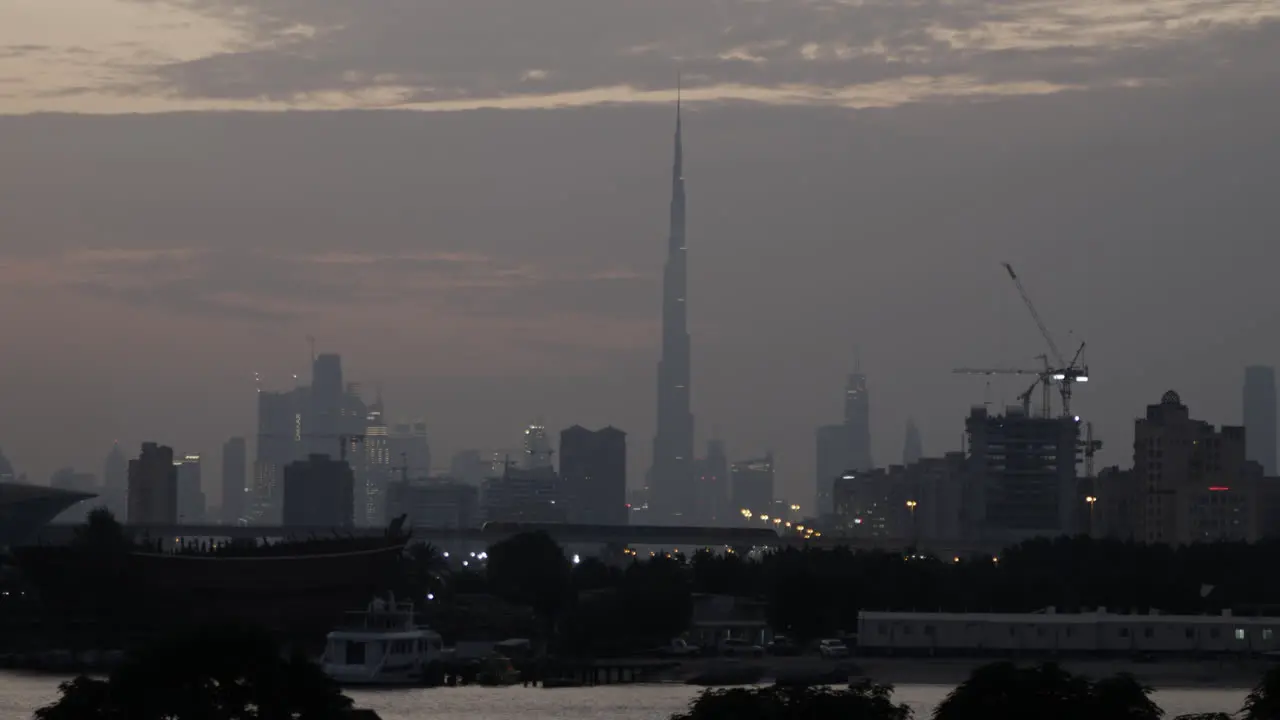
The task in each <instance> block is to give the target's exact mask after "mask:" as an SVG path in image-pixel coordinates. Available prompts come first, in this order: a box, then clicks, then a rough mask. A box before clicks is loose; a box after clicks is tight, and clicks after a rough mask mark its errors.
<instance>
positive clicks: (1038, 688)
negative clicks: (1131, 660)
mask: <svg viewBox="0 0 1280 720" xmlns="http://www.w3.org/2000/svg"><path fill="white" fill-rule="evenodd" d="M1150 694H1151V688H1149V687H1145V686H1143V685H1142V684H1140V683H1139V682H1138V681H1137V680H1136V679H1135V678H1134V677H1133V676H1132V675H1125V674H1122V675H1116V676H1114V677H1111V678H1107V679H1104V680H1101V681H1099V682H1097V683H1093V682H1090V681H1089V680H1088V679H1087V678H1084V677H1081V676H1078V675H1072V674H1071V673H1069V672H1067V671H1066V670H1063V669H1062V668H1061V667H1059V666H1058V665H1057V664H1055V663H1046V664H1044V665H1038V666H1035V667H1018V666H1016V665H1014V664H1013V663H1011V662H999V663H993V664H990V665H984V666H982V667H980V668H978V669H977V670H974V671H973V674H972V675H970V677H969V679H968V680H966V681H965V682H963V683H961V684H960V686H959V687H957V688H956V689H955V690H953V691H952V692H951V694H950V695H948V696H947V697H946V699H945V700H943V701H942V703H941V704H940V705H938V707H937V708H936V709H935V710H934V711H933V717H934V720H979V719H980V720H1025V719H1026V718H1036V719H1037V720H1081V719H1082V718H1089V719H1090V720H1160V718H1161V717H1162V716H1163V715H1164V711H1163V710H1161V709H1160V708H1159V707H1158V706H1157V705H1156V704H1155V703H1154V702H1152V701H1151V698H1150Z"/></svg>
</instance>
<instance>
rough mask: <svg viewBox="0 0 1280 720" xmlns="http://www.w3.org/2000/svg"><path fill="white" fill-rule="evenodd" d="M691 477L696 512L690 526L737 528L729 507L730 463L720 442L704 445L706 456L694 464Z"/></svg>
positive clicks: (732, 511)
mask: <svg viewBox="0 0 1280 720" xmlns="http://www.w3.org/2000/svg"><path fill="white" fill-rule="evenodd" d="M694 477H695V480H696V486H695V488H694V492H695V497H694V508H695V511H694V513H693V515H692V517H690V519H689V521H690V524H696V525H707V526H721V527H723V526H725V525H736V524H738V520H737V518H739V517H740V515H739V514H738V512H737V511H736V510H733V509H731V508H730V507H729V460H728V457H727V456H726V454H725V450H724V441H723V440H709V441H707V456H706V457H705V458H703V459H702V460H699V461H698V462H697V464H696V472H695V473H694Z"/></svg>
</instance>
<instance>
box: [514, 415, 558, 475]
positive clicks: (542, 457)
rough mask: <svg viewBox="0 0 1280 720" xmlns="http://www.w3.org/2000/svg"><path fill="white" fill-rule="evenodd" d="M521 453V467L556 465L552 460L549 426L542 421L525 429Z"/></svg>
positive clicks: (532, 468)
mask: <svg viewBox="0 0 1280 720" xmlns="http://www.w3.org/2000/svg"><path fill="white" fill-rule="evenodd" d="M521 453H522V454H521V467H523V468H524V469H525V470H536V469H538V468H549V467H555V464H554V463H552V462H551V453H552V450H551V439H550V438H548V437H547V428H546V427H545V426H543V425H542V423H541V422H536V423H533V424H532V425H530V426H529V427H527V428H525V429H524V442H523V444H522V445H521Z"/></svg>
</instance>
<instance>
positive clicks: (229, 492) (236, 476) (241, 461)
mask: <svg viewBox="0 0 1280 720" xmlns="http://www.w3.org/2000/svg"><path fill="white" fill-rule="evenodd" d="M247 464H248V451H247V450H246V449H245V441H244V438H242V437H233V438H231V439H230V440H228V441H226V442H225V443H223V444H222V524H223V525H237V524H239V523H240V521H241V520H243V519H244V517H245V502H244V501H245V491H246V490H247V488H246V486H245V481H246V480H247V478H246V476H245V473H246V469H247Z"/></svg>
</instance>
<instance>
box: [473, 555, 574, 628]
mask: <svg viewBox="0 0 1280 720" xmlns="http://www.w3.org/2000/svg"><path fill="white" fill-rule="evenodd" d="M486 573H487V577H488V580H489V586H490V587H491V588H492V589H493V591H494V592H496V593H497V594H498V596H499V597H502V598H503V599H505V600H508V601H510V602H513V603H517V604H520V605H527V606H529V607H531V608H533V611H534V612H536V613H537V614H538V616H539V617H540V618H542V621H543V622H544V623H545V625H546V627H547V637H548V638H550V637H551V631H552V629H553V628H554V627H555V623H556V620H557V619H558V618H559V616H560V613H561V611H563V610H564V608H565V606H566V604H567V602H568V600H569V598H570V597H571V584H570V577H571V575H570V573H571V569H570V564H569V560H568V558H566V557H565V555H564V550H563V549H562V548H561V547H560V546H559V545H557V544H556V541H555V540H552V539H551V536H550V535H548V534H546V533H545V532H534V533H521V534H519V535H514V536H512V537H509V538H507V539H506V540H503V541H501V542H498V543H495V544H494V545H493V546H491V547H490V548H489V561H488V566H487V569H486Z"/></svg>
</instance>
